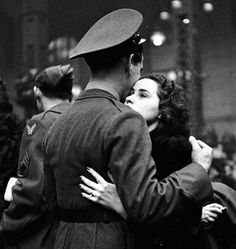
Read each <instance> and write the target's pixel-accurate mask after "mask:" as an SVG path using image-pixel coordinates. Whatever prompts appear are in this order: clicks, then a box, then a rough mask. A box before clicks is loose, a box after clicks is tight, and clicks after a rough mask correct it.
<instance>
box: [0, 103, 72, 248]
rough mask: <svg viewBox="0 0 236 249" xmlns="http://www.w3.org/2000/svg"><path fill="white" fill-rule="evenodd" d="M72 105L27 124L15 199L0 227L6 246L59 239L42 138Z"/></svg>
mask: <svg viewBox="0 0 236 249" xmlns="http://www.w3.org/2000/svg"><path fill="white" fill-rule="evenodd" d="M67 108H68V104H65V103H63V104H59V105H56V106H54V107H53V108H51V109H50V110H48V111H45V112H43V113H41V114H38V115H35V116H33V117H32V119H31V120H30V121H29V122H28V124H27V125H26V127H25V130H24V133H23V137H22V141H21V146H20V156H19V163H18V172H17V179H18V181H19V184H16V185H15V186H14V187H13V190H12V194H13V200H12V201H11V203H10V204H9V207H8V208H7V209H6V210H4V212H3V216H2V219H1V225H0V231H1V236H2V237H3V239H4V241H5V248H17V249H41V248H44V249H51V248H53V243H54V241H55V235H56V231H57V227H58V220H57V218H56V216H55V212H54V208H55V205H56V200H55V196H53V193H55V191H51V187H52V186H54V185H53V184H52V183H51V180H52V178H51V177H50V174H49V173H48V171H47V169H46V171H45V170H44V156H43V152H42V140H43V137H44V135H45V134H46V132H47V131H48V129H49V128H50V126H51V125H52V123H53V122H54V121H55V120H56V118H57V117H58V116H59V115H60V114H61V113H62V112H64V111H65V110H66V109H67Z"/></svg>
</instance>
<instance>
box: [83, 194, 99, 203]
mask: <svg viewBox="0 0 236 249" xmlns="http://www.w3.org/2000/svg"><path fill="white" fill-rule="evenodd" d="M81 195H82V196H83V197H84V198H86V199H88V200H90V201H92V202H96V203H98V198H97V197H95V196H93V195H89V194H86V193H81Z"/></svg>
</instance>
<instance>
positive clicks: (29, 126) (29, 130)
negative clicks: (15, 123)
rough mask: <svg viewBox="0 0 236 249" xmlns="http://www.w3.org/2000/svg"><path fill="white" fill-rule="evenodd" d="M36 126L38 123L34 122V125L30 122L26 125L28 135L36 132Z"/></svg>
mask: <svg viewBox="0 0 236 249" xmlns="http://www.w3.org/2000/svg"><path fill="white" fill-rule="evenodd" d="M36 126H37V125H36V123H33V124H32V125H30V124H27V125H26V130H27V135H28V136H32V135H33V132H34V130H35V128H36Z"/></svg>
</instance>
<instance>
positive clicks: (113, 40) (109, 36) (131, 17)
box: [70, 9, 143, 59]
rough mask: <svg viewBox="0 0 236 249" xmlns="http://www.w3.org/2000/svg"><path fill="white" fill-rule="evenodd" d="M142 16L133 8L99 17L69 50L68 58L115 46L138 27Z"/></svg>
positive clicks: (130, 35) (129, 36)
mask: <svg viewBox="0 0 236 249" xmlns="http://www.w3.org/2000/svg"><path fill="white" fill-rule="evenodd" d="M142 21H143V16H142V14H141V13H139V12H138V11H136V10H133V9H118V10H115V11H113V12H111V13H109V14H107V15H105V16H104V17H102V18H101V19H99V20H98V21H97V22H96V23H95V24H94V25H93V26H92V27H91V28H90V29H89V30H88V31H87V33H86V34H85V35H84V36H83V37H82V39H81V40H80V41H79V43H78V44H77V46H76V47H75V48H74V49H73V50H72V51H71V54H70V59H74V58H76V57H80V56H83V55H85V54H88V53H92V52H96V51H100V50H103V49H107V48H111V47H114V46H117V45H119V44H121V43H123V42H125V41H126V40H128V39H129V38H131V37H132V36H133V35H134V34H135V33H136V32H137V30H138V29H139V27H140V26H141V24H142Z"/></svg>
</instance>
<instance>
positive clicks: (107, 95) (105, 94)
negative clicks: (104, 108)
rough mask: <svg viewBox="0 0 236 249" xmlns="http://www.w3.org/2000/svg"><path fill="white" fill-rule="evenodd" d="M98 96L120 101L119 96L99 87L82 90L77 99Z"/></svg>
mask: <svg viewBox="0 0 236 249" xmlns="http://www.w3.org/2000/svg"><path fill="white" fill-rule="evenodd" d="M97 97H100V98H106V99H113V100H117V101H118V99H117V97H115V96H114V95H113V94H111V93H110V92H108V91H105V90H102V89H97V88H94V89H88V90H84V91H82V92H81V93H80V95H79V96H78V98H77V99H76V100H75V101H77V100H79V99H85V98H97Z"/></svg>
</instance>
